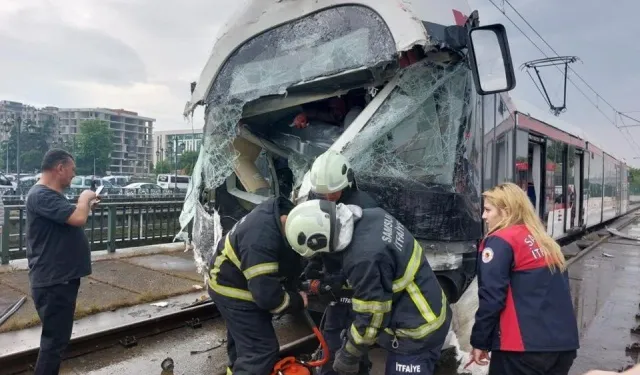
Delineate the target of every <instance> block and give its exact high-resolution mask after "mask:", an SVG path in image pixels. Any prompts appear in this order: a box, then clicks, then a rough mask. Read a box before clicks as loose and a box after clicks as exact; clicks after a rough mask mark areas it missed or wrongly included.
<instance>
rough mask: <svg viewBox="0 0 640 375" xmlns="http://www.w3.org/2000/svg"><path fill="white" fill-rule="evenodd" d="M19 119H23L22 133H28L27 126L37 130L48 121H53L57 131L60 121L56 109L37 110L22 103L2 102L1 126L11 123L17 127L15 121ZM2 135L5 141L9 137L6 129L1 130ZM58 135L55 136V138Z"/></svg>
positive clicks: (0, 137)
mask: <svg viewBox="0 0 640 375" xmlns="http://www.w3.org/2000/svg"><path fill="white" fill-rule="evenodd" d="M17 117H19V118H21V119H22V122H21V131H28V129H26V126H35V129H38V128H40V127H41V126H42V124H43V123H44V122H46V121H51V122H52V124H53V125H54V129H57V125H58V121H59V118H58V108H56V107H44V108H36V107H34V106H31V105H27V104H23V103H20V102H14V101H10V100H0V125H1V124H3V123H4V122H5V121H9V122H10V124H11V125H12V126H15V125H16V124H15V123H14V121H13V120H14V119H15V118H17ZM0 133H1V134H0V139H2V140H3V141H4V140H6V139H7V138H8V137H9V135H8V134H7V133H6V132H5V129H4V127H2V128H0ZM56 135H57V134H54V138H55V136H56Z"/></svg>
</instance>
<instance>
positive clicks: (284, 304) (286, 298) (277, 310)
mask: <svg viewBox="0 0 640 375" xmlns="http://www.w3.org/2000/svg"><path fill="white" fill-rule="evenodd" d="M290 301H291V297H289V293H287V292H284V299H283V300H282V303H281V304H280V306H278V307H276V308H275V309H273V310H271V311H270V312H271V313H272V314H279V313H281V312H283V311H284V310H285V309H286V308H287V307H289V302H290Z"/></svg>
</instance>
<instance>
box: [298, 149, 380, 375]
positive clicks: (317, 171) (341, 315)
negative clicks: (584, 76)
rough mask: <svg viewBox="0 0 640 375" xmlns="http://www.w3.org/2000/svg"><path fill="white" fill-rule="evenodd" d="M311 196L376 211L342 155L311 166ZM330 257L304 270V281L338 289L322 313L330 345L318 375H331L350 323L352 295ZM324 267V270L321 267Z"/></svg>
mask: <svg viewBox="0 0 640 375" xmlns="http://www.w3.org/2000/svg"><path fill="white" fill-rule="evenodd" d="M309 177H310V184H311V193H312V194H311V195H315V196H317V197H318V198H324V199H326V200H329V201H333V202H336V203H344V204H354V205H356V206H360V207H361V208H374V207H378V204H377V203H376V201H375V200H374V199H373V198H372V197H371V196H370V195H369V194H367V193H366V192H364V191H362V190H358V189H357V187H356V182H355V178H354V174H353V170H352V169H351V166H350V165H349V161H348V160H347V158H345V157H344V156H343V155H341V154H339V153H337V152H334V151H331V150H330V151H327V152H325V153H324V154H322V155H320V156H319V157H318V158H317V159H316V160H315V161H314V163H313V165H312V166H311V171H310V173H309ZM337 258H338V259H336V257H335V256H332V255H331V254H319V256H317V257H314V258H312V259H310V260H309V263H308V264H307V266H306V268H305V274H304V277H305V278H306V279H316V278H318V279H322V280H323V281H324V282H325V283H328V284H332V285H335V286H337V288H334V289H335V290H336V291H334V292H333V293H332V296H333V297H334V298H335V300H334V301H331V302H330V303H329V304H328V305H327V308H326V310H325V319H324V324H323V327H322V334H323V336H324V338H325V340H326V341H327V344H328V345H329V353H330V359H329V362H327V363H326V364H325V365H324V366H322V368H321V369H320V371H319V374H318V375H334V374H335V371H333V367H332V366H333V358H334V357H335V353H336V352H337V351H338V349H340V346H341V345H342V340H341V338H340V334H341V332H342V331H343V330H344V329H346V328H349V326H350V325H351V323H352V321H353V312H352V311H351V291H350V290H348V288H346V287H343V286H344V282H345V280H344V279H343V277H342V275H341V262H340V259H339V257H337ZM323 266H324V267H323ZM370 367H371V362H370V361H369V360H368V358H367V357H366V356H364V357H363V358H362V361H361V363H360V373H361V374H368V373H369V369H370Z"/></svg>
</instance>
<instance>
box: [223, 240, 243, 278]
mask: <svg viewBox="0 0 640 375" xmlns="http://www.w3.org/2000/svg"><path fill="white" fill-rule="evenodd" d="M222 255H224V256H226V257H227V258H229V260H230V261H231V263H233V264H234V265H235V266H236V267H238V269H239V270H242V267H240V259H238V257H237V256H236V252H235V250H233V246H231V241H230V240H229V235H228V234H227V236H226V237H225V240H224V248H223V249H222Z"/></svg>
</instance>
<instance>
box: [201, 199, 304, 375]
mask: <svg viewBox="0 0 640 375" xmlns="http://www.w3.org/2000/svg"><path fill="white" fill-rule="evenodd" d="M292 207H293V204H292V203H291V202H289V201H288V200H286V199H284V198H282V197H277V198H271V199H269V200H267V201H265V202H263V203H261V204H259V205H258V206H256V207H255V208H254V209H253V210H252V211H251V212H250V213H248V214H247V215H246V216H244V217H243V218H242V219H240V221H238V223H236V225H235V226H234V227H233V228H232V229H231V230H230V231H229V233H227V235H226V236H225V237H223V238H222V239H221V240H220V241H219V243H218V246H217V251H216V254H215V256H214V258H213V259H212V264H211V266H210V270H209V276H210V278H209V288H208V290H209V295H210V296H211V299H212V300H213V301H214V303H215V304H216V307H217V308H218V310H219V311H220V315H221V316H222V318H223V319H224V321H225V323H226V326H227V355H228V356H229V367H228V368H227V374H234V375H249V374H251V375H269V374H270V373H271V371H272V369H273V366H274V365H275V363H276V362H277V360H278V353H279V345H278V339H277V337H276V333H275V331H274V328H273V325H272V324H271V321H272V317H273V314H284V313H289V312H295V311H300V310H302V309H303V308H304V307H306V305H307V297H306V294H304V293H303V292H297V291H294V289H293V287H292V286H289V285H287V283H283V282H282V281H281V278H285V279H288V280H296V279H297V277H298V276H299V275H300V272H301V269H300V267H295V266H294V265H299V264H300V260H301V258H300V256H299V255H298V254H297V253H296V252H294V251H293V250H292V249H291V247H289V245H287V243H286V241H285V238H284V231H283V226H284V222H285V220H286V217H287V214H288V213H289V211H290V210H291V208H292ZM287 286H288V288H287Z"/></svg>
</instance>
